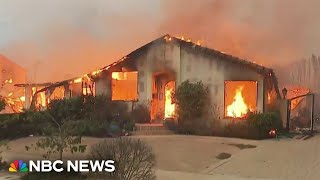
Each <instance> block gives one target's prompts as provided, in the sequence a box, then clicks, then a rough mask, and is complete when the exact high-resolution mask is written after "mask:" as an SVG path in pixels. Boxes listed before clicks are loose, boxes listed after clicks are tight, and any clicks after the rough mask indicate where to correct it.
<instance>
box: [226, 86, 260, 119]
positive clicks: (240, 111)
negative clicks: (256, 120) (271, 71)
mask: <svg viewBox="0 0 320 180" xmlns="http://www.w3.org/2000/svg"><path fill="white" fill-rule="evenodd" d="M257 92H258V91H257V82H256V81H225V93H224V94H225V96H224V100H225V102H224V103H225V107H224V112H225V117H231V118H245V117H246V115H247V114H248V112H256V111H257Z"/></svg>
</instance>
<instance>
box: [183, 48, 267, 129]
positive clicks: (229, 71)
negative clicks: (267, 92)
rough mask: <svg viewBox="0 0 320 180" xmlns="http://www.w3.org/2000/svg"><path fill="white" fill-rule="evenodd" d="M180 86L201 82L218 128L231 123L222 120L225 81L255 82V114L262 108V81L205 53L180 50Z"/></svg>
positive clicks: (241, 67) (259, 76)
mask: <svg viewBox="0 0 320 180" xmlns="http://www.w3.org/2000/svg"><path fill="white" fill-rule="evenodd" d="M180 68H181V72H180V73H181V74H180V77H181V82H183V81H186V80H189V81H191V82H197V81H202V82H203V83H204V84H205V85H208V87H209V90H210V96H211V103H212V110H213V112H215V116H216V117H215V118H216V119H219V123H218V124H220V125H221V126H225V125H226V124H227V123H230V122H232V119H227V118H225V117H224V111H225V108H224V101H225V99H224V98H225V88H224V87H225V81H256V82H257V86H258V88H257V89H258V92H257V111H258V112H263V110H264V109H263V108H264V90H263V89H264V78H263V76H261V75H259V74H258V73H256V72H255V71H254V70H252V69H249V68H248V67H247V66H243V65H241V64H235V63H231V62H230V61H228V60H226V59H219V58H217V57H214V56H209V55H207V54H206V53H205V52H201V51H196V50H194V49H192V48H190V47H182V48H181V67H180Z"/></svg>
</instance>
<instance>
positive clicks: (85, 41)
mask: <svg viewBox="0 0 320 180" xmlns="http://www.w3.org/2000/svg"><path fill="white" fill-rule="evenodd" d="M318 7H320V1H318V0H308V1H305V2H303V1H301V0H130V1H128V0H68V1H66V0H54V1H53V0H24V1H21V0H0V53H1V54H4V55H6V56H7V57H9V58H10V59H12V60H13V61H15V62H16V63H18V64H20V65H22V66H23V67H25V68H26V69H27V70H28V71H29V77H28V79H29V81H30V82H45V81H58V80H63V79H65V78H71V77H74V76H78V75H81V74H84V73H87V72H89V71H91V70H94V69H96V68H100V67H102V66H105V65H108V64H110V63H111V62H113V61H115V60H117V59H119V58H121V57H122V56H125V55H126V54H128V53H130V52H131V51H132V50H134V49H137V48H138V47H140V46H142V45H144V44H145V43H148V42H149V41H152V40H153V39H156V38H158V37H160V36H162V35H164V34H172V35H184V36H186V37H190V38H192V39H195V40H197V39H199V40H202V41H204V43H205V45H206V46H208V47H210V48H214V49H217V50H221V51H224V52H227V53H230V54H234V55H236V56H239V57H242V58H246V59H250V60H252V61H256V62H258V63H262V64H264V65H266V66H274V65H279V64H287V63H289V62H292V61H296V60H299V59H302V58H306V57H309V56H311V54H312V53H314V54H318V55H319V54H320V33H319V32H320V21H318V18H319V17H320V10H319V8H318Z"/></svg>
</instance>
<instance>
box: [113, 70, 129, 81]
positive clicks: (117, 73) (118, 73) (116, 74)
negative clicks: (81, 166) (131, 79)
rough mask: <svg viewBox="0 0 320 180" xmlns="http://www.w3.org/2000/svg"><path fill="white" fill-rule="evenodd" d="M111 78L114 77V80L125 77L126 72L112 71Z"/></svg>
mask: <svg viewBox="0 0 320 180" xmlns="http://www.w3.org/2000/svg"><path fill="white" fill-rule="evenodd" d="M112 79H116V80H123V79H127V73H126V72H113V73H112Z"/></svg>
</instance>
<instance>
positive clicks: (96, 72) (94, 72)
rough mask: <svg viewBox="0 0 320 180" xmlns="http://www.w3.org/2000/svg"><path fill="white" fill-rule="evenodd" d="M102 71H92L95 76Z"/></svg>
mask: <svg viewBox="0 0 320 180" xmlns="http://www.w3.org/2000/svg"><path fill="white" fill-rule="evenodd" d="M101 72H102V70H100V69H99V70H96V71H93V72H92V73H91V75H93V76H95V75H97V74H100V73H101Z"/></svg>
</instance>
